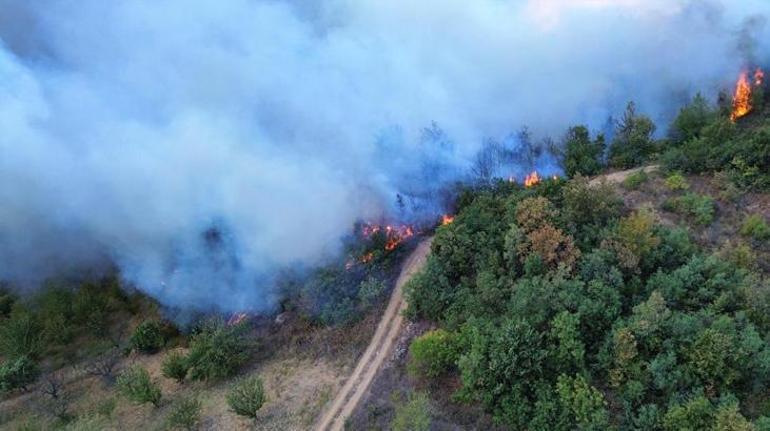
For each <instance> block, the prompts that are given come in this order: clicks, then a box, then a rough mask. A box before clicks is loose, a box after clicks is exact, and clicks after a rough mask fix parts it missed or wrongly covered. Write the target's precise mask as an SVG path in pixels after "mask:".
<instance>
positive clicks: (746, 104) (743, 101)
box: [730, 68, 765, 122]
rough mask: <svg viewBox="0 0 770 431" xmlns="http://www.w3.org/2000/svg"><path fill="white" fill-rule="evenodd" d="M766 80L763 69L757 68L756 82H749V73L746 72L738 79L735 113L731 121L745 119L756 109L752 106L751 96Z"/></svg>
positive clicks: (755, 73) (734, 100)
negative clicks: (755, 88)
mask: <svg viewBox="0 0 770 431" xmlns="http://www.w3.org/2000/svg"><path fill="white" fill-rule="evenodd" d="M764 79H765V72H764V71H762V69H760V68H757V70H756V71H755V72H754V81H753V82H752V81H751V80H749V72H748V71H746V70H744V71H743V72H741V74H740V76H739V77H738V82H737V83H736V84H735V94H734V95H733V112H732V114H730V119H731V120H732V121H733V122H734V121H736V120H738V119H739V118H741V117H745V116H746V115H748V114H749V113H751V111H752V109H754V107H753V106H752V105H751V95H752V93H753V91H754V89H753V88H752V84H753V85H754V87H760V86H761V85H762V83H763V82H764Z"/></svg>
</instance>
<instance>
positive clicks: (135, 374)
mask: <svg viewBox="0 0 770 431" xmlns="http://www.w3.org/2000/svg"><path fill="white" fill-rule="evenodd" d="M117 384H118V390H119V391H120V393H121V394H123V396H125V397H126V398H128V399H129V400H131V401H133V402H135V403H138V404H144V403H152V405H154V406H155V407H158V406H160V399H161V392H160V387H159V386H158V385H157V384H156V383H154V382H153V381H152V380H151V379H150V374H149V373H148V372H147V370H145V369H144V368H142V367H140V366H138V365H137V366H133V367H131V368H128V369H127V370H125V371H123V372H122V373H121V374H120V375H119V376H118V380H117Z"/></svg>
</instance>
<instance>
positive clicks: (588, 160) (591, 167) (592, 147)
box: [563, 126, 605, 177]
mask: <svg viewBox="0 0 770 431" xmlns="http://www.w3.org/2000/svg"><path fill="white" fill-rule="evenodd" d="M563 147H564V160H563V166H564V172H565V173H566V174H567V176H569V177H574V176H575V175H577V174H580V175H596V174H598V173H599V171H601V169H602V168H603V167H604V165H603V162H602V158H603V157H604V149H605V143H604V136H603V135H599V136H597V137H596V140H594V141H591V136H590V134H589V133H588V129H587V128H586V127H585V126H575V127H571V128H570V129H569V130H568V131H567V135H566V136H565V137H564V143H563Z"/></svg>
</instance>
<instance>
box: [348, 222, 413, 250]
mask: <svg viewBox="0 0 770 431" xmlns="http://www.w3.org/2000/svg"><path fill="white" fill-rule="evenodd" d="M378 232H383V233H384V235H385V250H387V251H391V250H394V249H395V248H396V247H398V245H399V244H401V243H402V242H404V241H405V240H407V239H409V238H411V237H413V236H414V234H415V232H414V228H413V227H412V226H411V225H400V226H392V225H384V226H382V225H377V224H365V225H363V227H362V228H361V234H362V235H363V236H364V238H370V237H371V236H372V235H374V234H376V233H378Z"/></svg>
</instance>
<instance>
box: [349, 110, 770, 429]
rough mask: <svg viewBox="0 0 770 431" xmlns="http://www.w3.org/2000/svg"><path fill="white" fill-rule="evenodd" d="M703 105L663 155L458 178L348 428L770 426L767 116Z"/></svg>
mask: <svg viewBox="0 0 770 431" xmlns="http://www.w3.org/2000/svg"><path fill="white" fill-rule="evenodd" d="M694 103H695V104H697V103H700V102H698V101H697V100H696V102H694ZM697 109H700V108H697ZM697 109H696V108H693V105H690V106H688V107H686V108H685V109H683V110H682V113H681V114H680V117H679V118H678V119H677V122H675V124H674V126H673V127H672V137H671V138H670V139H667V140H665V141H659V142H658V143H654V144H652V145H651V146H650V147H648V148H649V150H648V151H649V153H648V154H647V155H645V156H643V157H642V159H640V160H647V161H648V163H649V162H655V163H659V165H656V166H654V167H650V168H644V169H633V170H629V171H622V172H617V173H609V174H602V175H599V176H597V177H595V178H594V179H592V180H590V181H589V180H588V179H586V178H585V177H581V176H580V172H575V174H574V177H573V179H570V180H563V179H548V180H545V181H542V182H540V183H538V184H537V185H535V186H533V187H521V186H519V185H516V184H511V183H508V182H499V183H497V184H495V185H493V186H491V187H483V188H478V189H474V190H473V191H470V192H468V193H467V194H466V195H464V196H463V197H462V198H461V199H460V208H459V210H458V213H457V215H456V217H455V219H454V222H453V223H452V224H449V225H446V226H442V227H440V228H439V229H438V231H437V232H436V235H435V237H434V241H433V245H432V252H431V255H430V256H429V258H428V262H427V264H426V268H425V270H424V272H422V273H421V274H419V275H418V276H416V277H415V279H414V280H413V281H412V283H410V285H408V286H407V299H408V301H409V309H408V311H407V314H408V316H409V317H410V318H411V319H412V321H413V322H412V323H411V324H410V330H411V334H410V336H411V337H414V339H413V340H412V341H411V343H410V347H409V352H408V354H406V355H403V356H402V357H400V358H397V360H396V361H394V363H393V364H391V366H390V367H388V368H387V369H385V370H383V372H382V374H381V375H380V377H379V379H378V380H377V381H376V382H375V384H374V389H373V390H372V392H371V394H370V397H369V399H368V400H367V402H366V404H365V406H363V407H361V408H359V409H358V411H357V412H356V414H355V415H354V418H353V419H352V421H351V426H350V429H382V428H386V427H387V426H395V428H394V429H426V430H427V429H452V430H460V429H463V430H464V429H498V428H499V429H529V430H573V429H582V430H604V429H620V430H626V429H628V430H685V429H699V430H701V429H713V430H766V429H770V393H768V392H767V390H766V388H767V384H768V383H770V324H769V321H768V320H767V316H768V310H770V278H769V277H768V276H770V227H769V226H768V223H769V222H770V194H768V192H767V184H768V183H767V180H768V178H770V176H768V173H770V170H768V168H770V158H769V157H768V154H770V139H768V136H770V135H768V134H767V130H770V129H768V126H770V118H768V116H767V113H766V112H759V113H756V114H755V115H752V116H750V117H748V118H746V119H745V120H744V121H739V122H738V123H737V124H733V123H731V122H730V121H729V120H725V117H723V116H722V115H720V114H717V113H715V112H713V111H712V112H707V111H703V112H702V114H703V115H702V117H701V120H702V122H701V123H700V126H699V127H695V128H691V129H689V130H690V132H689V133H690V134H689V136H688V135H686V134H685V130H683V129H678V125H681V124H685V123H687V122H685V121H683V119H687V118H688V116H689V115H691V114H692V113H693V111H696V110H697ZM637 124H638V123H637ZM687 124H690V123H687ZM716 130H720V131H719V132H718V133H717V132H716ZM577 135H579V134H577ZM584 142H585V143H587V144H590V141H589V140H588V139H585V140H584ZM615 142H617V138H616V141H615ZM656 147H657V148H656ZM637 148H644V147H643V146H639V147H637ZM621 150H622V148H616V155H619V154H621V152H620V151H621ZM610 154H612V150H610ZM628 154H632V152H625V155H628ZM636 154H639V153H636ZM617 160H618V162H616V163H615V165H616V166H619V167H620V166H628V164H627V163H626V162H625V160H623V161H620V159H617ZM746 160H750V162H749V163H744V161H746ZM634 163H638V162H634ZM634 163H632V164H631V165H633V164H634ZM642 163H643V162H642ZM610 164H611V165H612V164H613V162H612V160H610ZM577 165H578V166H586V164H582V165H581V164H579V163H578V164H577ZM580 169H582V168H578V169H577V171H580ZM386 424H391V425H386ZM419 424H421V425H419Z"/></svg>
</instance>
